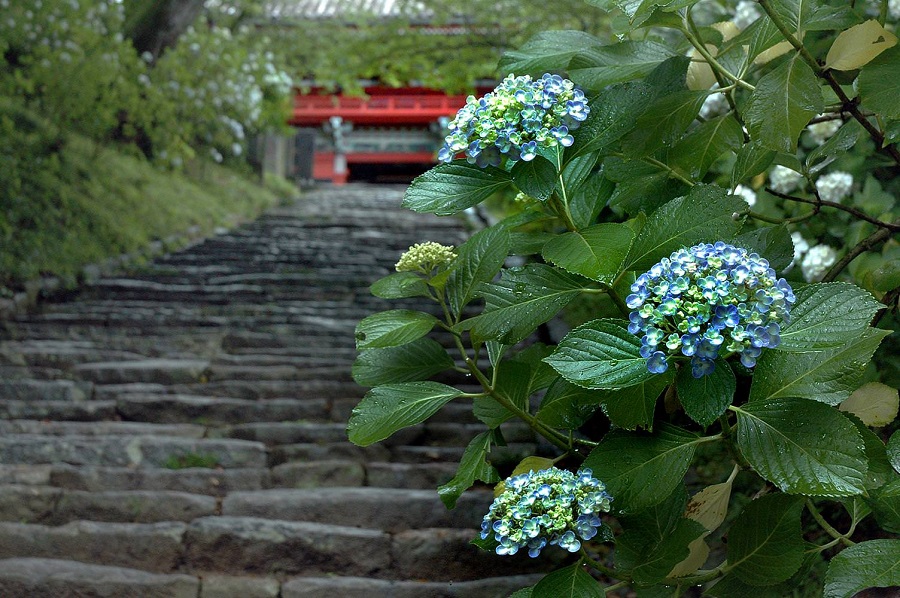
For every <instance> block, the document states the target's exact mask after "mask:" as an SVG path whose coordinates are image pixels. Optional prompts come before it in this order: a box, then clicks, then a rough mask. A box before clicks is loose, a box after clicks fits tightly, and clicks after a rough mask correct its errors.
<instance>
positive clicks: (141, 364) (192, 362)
mask: <svg viewBox="0 0 900 598" xmlns="http://www.w3.org/2000/svg"><path fill="white" fill-rule="evenodd" d="M208 369H209V361H205V360H200V359H144V360H141V361H101V362H96V363H83V364H79V365H77V366H75V368H74V372H75V373H76V374H78V375H79V376H80V377H82V378H84V379H85V380H90V381H91V382H94V383H99V384H125V383H129V382H149V383H156V384H187V383H191V382H196V381H198V380H200V379H201V378H202V377H203V376H204V375H205V373H206V372H207V370H208Z"/></svg>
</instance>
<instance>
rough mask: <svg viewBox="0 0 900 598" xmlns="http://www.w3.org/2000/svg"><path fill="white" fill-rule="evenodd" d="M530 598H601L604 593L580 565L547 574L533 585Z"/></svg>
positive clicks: (576, 564)
mask: <svg viewBox="0 0 900 598" xmlns="http://www.w3.org/2000/svg"><path fill="white" fill-rule="evenodd" d="M531 596H532V598H603V597H604V593H603V591H602V590H601V589H600V584H599V583H597V580H595V579H594V578H593V577H591V576H590V574H589V573H588V572H587V571H585V570H584V569H583V568H582V566H581V563H575V564H574V565H569V566H568V567H563V568H562V569H557V570H556V571H554V572H553V573H549V574H547V575H546V576H545V577H544V578H543V579H542V580H541V581H539V582H537V584H535V586H534V589H533V590H532V592H531Z"/></svg>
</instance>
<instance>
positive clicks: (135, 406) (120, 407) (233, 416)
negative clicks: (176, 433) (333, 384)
mask: <svg viewBox="0 0 900 598" xmlns="http://www.w3.org/2000/svg"><path fill="white" fill-rule="evenodd" d="M119 396H120V398H119V399H118V401H115V402H113V404H114V405H115V409H116V411H117V413H118V414H119V415H120V416H121V417H122V419H126V420H131V421H142V422H156V423H178V422H195V423H202V424H203V425H206V426H219V425H230V424H237V423H241V422H279V421H286V420H314V421H329V420H331V418H332V415H331V405H330V404H329V401H328V400H327V399H260V400H258V401H253V400H245V399H228V398H220V397H205V396H197V395H163V394H122V395H119ZM0 407H2V406H0Z"/></svg>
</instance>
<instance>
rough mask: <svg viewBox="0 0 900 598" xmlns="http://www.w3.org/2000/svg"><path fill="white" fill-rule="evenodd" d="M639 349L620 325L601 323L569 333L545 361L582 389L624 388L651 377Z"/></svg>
mask: <svg viewBox="0 0 900 598" xmlns="http://www.w3.org/2000/svg"><path fill="white" fill-rule="evenodd" d="M640 348H641V341H640V340H639V339H638V338H637V337H636V336H635V335H633V334H631V333H630V332H628V329H627V328H626V326H625V323H624V322H623V321H621V320H610V319H600V320H593V321H591V322H587V323H586V324H582V325H581V326H579V327H578V328H576V329H574V330H572V331H571V332H569V334H567V335H566V337H565V338H564V339H563V340H562V341H561V342H560V343H559V346H558V347H557V349H556V351H555V352H554V353H553V355H551V356H550V357H548V358H547V359H545V360H544V361H546V362H547V363H549V364H550V365H551V366H552V367H553V369H555V370H556V371H557V372H559V374H560V375H561V376H562V377H563V378H565V379H566V380H568V381H569V382H572V383H573V384H577V385H579V386H583V387H584V388H605V389H614V388H625V387H627V386H634V385H635V384H640V383H641V382H643V381H645V380H648V379H649V378H651V377H652V376H653V374H651V373H650V372H649V371H648V370H647V360H646V359H644V358H643V357H641V354H640Z"/></svg>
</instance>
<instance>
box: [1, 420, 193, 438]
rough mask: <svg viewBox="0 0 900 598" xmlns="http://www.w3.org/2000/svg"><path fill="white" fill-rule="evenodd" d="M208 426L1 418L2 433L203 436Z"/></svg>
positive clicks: (3, 434)
mask: <svg viewBox="0 0 900 598" xmlns="http://www.w3.org/2000/svg"><path fill="white" fill-rule="evenodd" d="M205 432H206V428H204V427H203V426H196V425H191V424H152V423H138V422H111V421H104V422H56V421H35V420H9V421H0V436H8V435H10V434H45V435H48V436H151V435H155V436H180V437H183V438H203V436H204V434H205Z"/></svg>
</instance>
